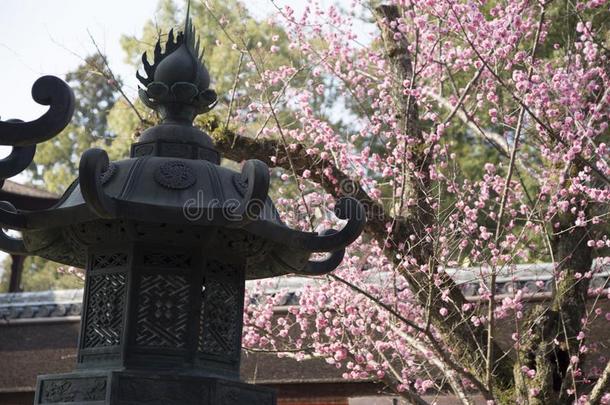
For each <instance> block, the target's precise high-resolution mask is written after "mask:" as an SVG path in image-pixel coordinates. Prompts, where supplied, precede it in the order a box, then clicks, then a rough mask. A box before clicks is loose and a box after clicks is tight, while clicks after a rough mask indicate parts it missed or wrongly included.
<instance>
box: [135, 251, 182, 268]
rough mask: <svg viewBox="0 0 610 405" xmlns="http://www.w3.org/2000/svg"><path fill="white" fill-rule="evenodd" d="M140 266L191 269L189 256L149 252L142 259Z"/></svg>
mask: <svg viewBox="0 0 610 405" xmlns="http://www.w3.org/2000/svg"><path fill="white" fill-rule="evenodd" d="M142 264H143V265H145V266H150V267H163V268H177V269H188V268H190V267H191V255H188V254H184V253H153V252H149V253H146V254H145V255H144V257H143V258H142Z"/></svg>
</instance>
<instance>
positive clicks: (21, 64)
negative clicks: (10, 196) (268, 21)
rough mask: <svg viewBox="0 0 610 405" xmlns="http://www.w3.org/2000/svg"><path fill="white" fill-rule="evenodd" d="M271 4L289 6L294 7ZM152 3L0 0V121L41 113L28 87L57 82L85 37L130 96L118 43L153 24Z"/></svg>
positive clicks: (85, 49)
mask: <svg viewBox="0 0 610 405" xmlns="http://www.w3.org/2000/svg"><path fill="white" fill-rule="evenodd" d="M175 1H176V2H177V4H180V3H181V0H175ZM193 1H198V0H193ZM199 1H201V0H199ZM244 3H245V4H247V5H248V7H249V8H250V10H251V12H252V13H253V15H255V16H257V17H263V16H264V15H266V14H268V13H270V12H271V11H272V10H274V6H273V4H272V3H271V0H250V1H244ZM276 3H277V4H280V5H282V4H289V3H290V4H291V6H293V7H294V6H295V3H299V2H298V1H296V2H295V1H290V0H283V1H276ZM301 3H302V2H301ZM157 4H158V1H157V0H0V65H1V69H0V72H1V74H0V88H1V89H2V91H0V118H1V119H3V120H5V119H9V118H19V119H22V120H26V121H27V120H31V119H35V118H37V117H38V116H40V115H41V114H43V113H44V111H45V110H46V107H44V106H40V105H38V104H36V103H35V102H34V101H33V100H32V99H31V96H30V91H31V88H32V84H33V83H34V81H36V79H37V78H38V77H40V76H43V75H48V74H51V75H55V76H58V77H62V78H63V77H64V76H65V74H66V73H67V72H69V71H71V70H73V69H75V68H76V67H77V66H78V65H79V64H80V62H81V58H82V57H85V56H87V55H90V54H92V53H94V52H95V47H94V45H93V43H92V42H91V39H90V37H89V33H91V36H92V37H93V38H95V41H96V42H97V43H98V45H99V46H100V48H101V49H102V51H103V52H105V53H106V55H107V57H108V59H109V62H110V65H111V67H112V70H113V71H114V72H115V74H118V75H119V76H120V77H121V78H122V79H123V80H124V82H125V90H126V92H127V93H128V94H130V95H133V96H135V95H136V89H137V84H136V79H135V71H134V68H133V66H129V65H127V64H125V63H124V56H125V55H124V53H123V50H122V49H121V45H120V42H119V40H120V38H121V36H122V35H125V34H127V35H138V36H139V35H140V33H141V32H142V27H143V26H144V24H145V23H146V21H147V20H150V19H154V16H155V12H156V8H157ZM294 8H296V9H297V10H298V9H299V8H300V7H298V6H297V7H294Z"/></svg>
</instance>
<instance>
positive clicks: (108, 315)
mask: <svg viewBox="0 0 610 405" xmlns="http://www.w3.org/2000/svg"><path fill="white" fill-rule="evenodd" d="M125 278H126V277H125V274H124V273H107V274H93V275H90V276H88V279H89V293H88V294H89V297H88V302H87V309H86V325H85V337H84V343H83V347H84V348H91V347H105V346H115V345H118V344H120V343H121V331H122V326H123V307H124V306H125Z"/></svg>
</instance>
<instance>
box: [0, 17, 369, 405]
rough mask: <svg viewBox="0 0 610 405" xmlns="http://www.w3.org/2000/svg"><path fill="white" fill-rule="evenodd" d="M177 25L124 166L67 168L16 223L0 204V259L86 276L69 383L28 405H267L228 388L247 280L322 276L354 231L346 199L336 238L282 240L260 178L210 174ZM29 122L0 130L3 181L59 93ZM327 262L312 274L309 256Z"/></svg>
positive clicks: (263, 174)
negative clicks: (48, 203) (151, 120)
mask: <svg viewBox="0 0 610 405" xmlns="http://www.w3.org/2000/svg"><path fill="white" fill-rule="evenodd" d="M195 37H196V35H195V31H194V29H193V27H192V23H191V22H190V19H189V17H188V14H187V19H186V24H185V29H184V31H183V32H180V33H179V34H178V35H177V36H176V37H174V35H173V32H171V31H170V33H169V36H168V40H167V43H166V45H165V49H164V50H162V49H161V44H160V43H159V42H158V43H157V44H156V47H155V51H154V61H153V63H152V64H150V63H149V62H148V61H147V59H146V56H145V55H144V57H143V64H144V71H145V73H146V75H147V77H142V76H140V75H139V74H138V78H139V80H140V81H141V82H142V84H143V85H144V86H145V87H144V88H143V89H141V90H140V97H141V99H142V100H143V102H144V103H145V104H146V105H147V106H149V107H151V108H153V109H155V110H156V111H157V112H158V113H159V115H160V117H161V119H162V122H161V124H159V125H157V126H154V127H152V128H149V129H148V130H146V131H145V132H144V133H143V134H142V135H141V136H140V138H139V141H138V142H136V143H134V144H133V145H132V147H131V155H130V157H129V158H127V159H125V160H120V161H116V162H110V161H109V159H108V155H107V154H106V152H105V151H103V150H101V149H90V150H88V151H87V152H85V153H84V155H83V156H82V158H81V160H80V166H79V176H78V179H76V180H75V181H74V182H73V183H72V185H71V186H70V187H69V188H68V190H67V191H66V192H65V194H64V195H63V197H62V198H61V200H60V201H59V202H58V203H57V204H56V205H55V206H54V207H52V208H50V209H47V210H42V211H24V210H19V209H16V208H15V207H13V206H12V205H11V204H9V203H7V202H0V223H1V225H2V227H3V228H5V229H13V230H18V231H20V232H21V235H22V238H21V239H18V238H15V237H13V236H10V235H9V234H7V233H5V232H4V231H2V232H1V233H0V248H1V249H2V250H4V251H6V252H9V253H14V254H22V255H37V256H41V257H44V258H46V259H49V260H53V261H55V262H59V263H64V264H66V265H70V266H76V267H81V268H85V269H86V281H85V293H84V302H83V315H82V321H81V329H80V338H79V343H78V355H77V365H76V370H75V371H74V372H72V373H68V374H60V375H45V376H40V377H39V379H38V384H37V390H36V400H35V403H36V404H163V405H168V404H176V405H178V404H180V405H189V404H265V405H267V404H275V402H276V400H275V394H274V392H273V391H272V390H269V389H266V388H262V387H256V386H252V385H248V384H245V383H242V382H240V381H239V365H240V351H241V333H242V311H243V305H244V302H243V301H244V285H245V281H246V280H251V279H259V278H265V277H273V276H281V275H284V274H288V273H297V274H305V275H317V274H324V273H327V272H329V271H332V270H333V269H335V268H336V267H337V266H338V265H339V263H340V262H341V260H342V258H343V254H344V248H345V247H346V246H347V245H349V244H350V243H351V242H353V241H354V240H355V239H356V238H357V237H358V235H359V234H360V232H361V231H362V229H363V226H364V221H365V214H364V210H363V208H362V206H361V205H360V204H359V203H358V202H357V201H356V200H354V199H351V198H344V199H340V200H339V201H338V202H337V204H336V208H335V211H336V214H337V216H338V217H339V218H342V219H346V220H347V222H346V225H345V226H344V227H343V229H341V230H339V231H336V230H328V231H325V232H322V233H315V232H301V231H297V230H293V229H290V228H288V227H287V226H286V225H285V224H284V223H282V221H281V220H280V216H279V215H278V213H277V211H276V209H275V207H274V205H273V202H272V201H271V199H270V198H269V197H268V187H269V169H268V168H267V166H266V165H265V164H264V163H262V162H260V161H257V160H248V161H246V162H245V163H244V164H243V166H242V169H241V172H236V171H233V170H231V169H228V168H225V167H222V166H220V154H219V153H218V151H217V150H216V149H215V148H214V144H213V142H212V140H211V139H210V137H209V136H208V135H206V134H205V133H203V132H202V131H200V130H199V129H197V128H195V127H194V126H193V125H192V122H193V119H194V118H195V116H197V115H198V114H201V113H205V112H207V111H209V110H210V109H211V108H212V107H213V106H214V104H215V103H216V93H215V92H214V91H213V90H211V89H209V86H210V77H209V74H208V72H207V70H206V68H205V66H204V64H203V62H202V60H201V57H200V53H199V45H198V43H196V41H195ZM32 94H33V98H34V100H36V101H37V102H39V103H41V104H45V105H49V106H50V108H49V110H48V111H47V113H46V114H44V115H43V116H42V117H41V118H39V119H38V120H35V121H32V122H21V121H19V120H8V121H6V122H0V144H4V145H11V146H13V147H14V148H13V152H12V153H11V155H10V156H9V157H7V158H6V159H4V160H2V161H0V178H8V177H10V176H13V175H15V174H17V173H19V172H21V171H22V170H23V169H25V167H27V165H28V164H29V163H30V162H31V161H32V158H33V156H34V152H35V148H36V144H37V143H40V142H43V141H45V140H48V139H50V138H52V137H53V136H55V135H56V134H57V133H59V132H60V131H61V130H62V129H63V128H64V127H65V126H66V125H67V124H68V122H69V121H70V118H71V116H72V113H73V110H74V96H73V93H72V91H71V89H70V88H69V87H68V86H67V85H66V84H65V83H64V82H63V81H61V80H59V79H57V78H55V77H52V76H45V77H42V78H40V79H39V80H38V81H37V82H36V83H35V84H34V86H33V89H32ZM316 252H318V253H319V252H327V253H329V255H328V256H327V258H326V259H324V260H321V261H314V260H310V256H311V255H312V253H316Z"/></svg>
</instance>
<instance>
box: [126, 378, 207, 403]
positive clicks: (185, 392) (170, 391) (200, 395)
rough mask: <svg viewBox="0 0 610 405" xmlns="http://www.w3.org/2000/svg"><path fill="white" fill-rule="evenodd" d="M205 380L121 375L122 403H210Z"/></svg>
mask: <svg viewBox="0 0 610 405" xmlns="http://www.w3.org/2000/svg"><path fill="white" fill-rule="evenodd" d="M205 383H206V382H205V381H197V380H186V381H184V380H183V381H171V380H169V381H168V380H162V379H154V378H136V377H121V378H120V379H119V388H118V397H119V399H120V400H121V403H129V404H147V405H186V404H202V405H203V404H209V403H210V402H209V399H208V398H209V392H210V388H209V387H208V386H207V385H205Z"/></svg>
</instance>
